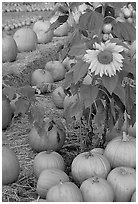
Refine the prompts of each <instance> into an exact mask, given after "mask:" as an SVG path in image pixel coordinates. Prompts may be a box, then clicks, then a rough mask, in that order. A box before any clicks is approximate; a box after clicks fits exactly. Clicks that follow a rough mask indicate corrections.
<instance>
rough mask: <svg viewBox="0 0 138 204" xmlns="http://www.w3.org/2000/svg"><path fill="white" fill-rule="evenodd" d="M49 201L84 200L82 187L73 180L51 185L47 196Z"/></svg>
mask: <svg viewBox="0 0 138 204" xmlns="http://www.w3.org/2000/svg"><path fill="white" fill-rule="evenodd" d="M46 200H47V201H48V202H83V198H82V194H81V191H80V189H79V188H78V187H77V186H76V185H75V184H74V183H72V182H65V183H62V182H60V183H59V184H57V185H55V186H53V187H51V188H50V189H49V190H48V192H47V196H46Z"/></svg>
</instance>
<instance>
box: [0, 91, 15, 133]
mask: <svg viewBox="0 0 138 204" xmlns="http://www.w3.org/2000/svg"><path fill="white" fill-rule="evenodd" d="M12 116H13V110H12V107H11V105H10V101H9V99H8V98H7V97H6V96H5V95H4V94H2V129H3V130H4V129H6V128H7V127H8V126H9V125H10V123H11V120H12Z"/></svg>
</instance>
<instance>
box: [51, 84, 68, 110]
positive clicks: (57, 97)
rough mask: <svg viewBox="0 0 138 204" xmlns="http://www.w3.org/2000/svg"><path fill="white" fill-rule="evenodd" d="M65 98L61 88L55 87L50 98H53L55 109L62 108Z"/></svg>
mask: <svg viewBox="0 0 138 204" xmlns="http://www.w3.org/2000/svg"><path fill="white" fill-rule="evenodd" d="M65 96H66V94H65V92H64V89H63V87H62V86H59V87H57V88H56V89H55V90H54V91H53V93H52V98H53V102H54V104H55V105H56V107H57V108H64V106H63V102H64V98H65Z"/></svg>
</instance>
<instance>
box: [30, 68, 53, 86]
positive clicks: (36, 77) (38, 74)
mask: <svg viewBox="0 0 138 204" xmlns="http://www.w3.org/2000/svg"><path fill="white" fill-rule="evenodd" d="M53 82H54V81H53V77H52V75H51V73H50V72H48V71H46V70H44V69H36V70H35V71H33V72H32V75H31V85H32V86H39V85H41V84H42V83H53Z"/></svg>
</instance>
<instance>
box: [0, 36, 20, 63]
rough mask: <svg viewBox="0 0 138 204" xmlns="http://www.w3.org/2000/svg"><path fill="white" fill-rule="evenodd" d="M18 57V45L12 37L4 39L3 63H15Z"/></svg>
mask: <svg viewBox="0 0 138 204" xmlns="http://www.w3.org/2000/svg"><path fill="white" fill-rule="evenodd" d="M16 57H17V45H16V42H15V40H14V39H13V38H12V37H11V36H8V35H6V36H4V37H2V62H13V61H15V60H16Z"/></svg>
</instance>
